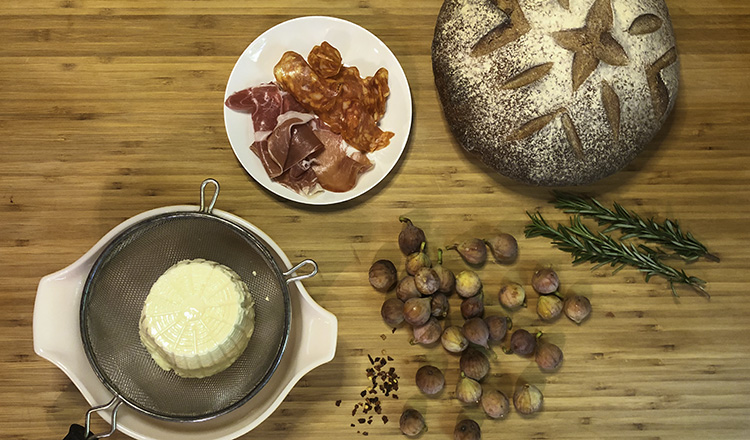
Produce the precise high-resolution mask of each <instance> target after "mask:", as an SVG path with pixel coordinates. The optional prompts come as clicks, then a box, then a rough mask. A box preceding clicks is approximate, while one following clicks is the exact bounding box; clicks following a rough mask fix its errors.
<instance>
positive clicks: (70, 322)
mask: <svg viewBox="0 0 750 440" xmlns="http://www.w3.org/2000/svg"><path fill="white" fill-rule="evenodd" d="M197 210H198V207H196V206H187V205H184V206H183V205H181V206H170V207H164V208H158V209H154V210H151V211H147V212H144V213H141V214H139V215H137V216H135V217H132V218H130V219H128V220H126V221H125V222H123V223H121V224H120V225H118V226H117V227H115V228H114V229H112V230H111V231H110V232H108V233H107V234H106V235H105V236H104V237H103V238H102V239H101V240H99V242H98V243H96V245H94V247H92V248H91V249H90V250H89V251H88V252H86V254H84V255H83V256H82V257H81V258H80V259H78V260H77V261H76V262H75V263H73V264H71V265H70V266H68V267H67V268H65V269H62V270H60V271H58V272H55V273H53V274H50V275H47V276H45V277H44V278H42V280H41V281H40V282H39V287H38V290H37V296H36V301H35V304H34V319H33V333H34V351H35V352H36V353H37V354H38V355H39V356H41V357H43V358H45V359H47V360H49V361H50V362H52V363H53V364H55V365H56V366H57V367H58V368H60V369H61V370H62V371H63V372H64V373H65V374H66V375H67V376H68V377H69V378H70V380H72V381H73V383H74V384H75V385H76V387H78V389H79V390H80V392H81V394H83V396H84V398H85V399H86V400H87V401H88V402H89V404H90V405H91V406H92V407H94V406H99V405H103V404H106V403H107V402H109V401H110V400H112V397H113V396H112V393H111V392H110V391H109V390H108V389H107V388H106V387H105V386H104V384H102V383H101V381H100V380H99V378H98V377H97V375H96V373H95V372H94V370H93V369H92V367H91V365H90V364H89V361H88V359H87V357H86V353H85V351H84V347H83V342H82V339H81V331H80V325H79V310H80V304H81V295H82V291H83V286H84V283H85V282H86V277H87V276H88V274H89V271H90V269H91V266H92V265H93V264H94V262H95V261H96V259H97V257H98V256H99V254H100V253H101V251H102V250H103V248H104V247H105V246H106V245H107V244H108V243H109V242H110V241H112V240H113V239H114V238H115V237H116V236H117V235H119V234H120V233H122V232H123V231H124V230H125V229H126V228H128V227H129V226H132V225H134V224H135V223H137V222H139V221H142V220H144V219H146V218H149V217H152V216H156V215H160V214H164V213H167V212H179V211H197ZM212 214H213V215H216V216H219V217H222V218H224V219H226V220H229V221H231V222H234V223H236V224H238V225H240V226H242V227H245V228H246V229H248V230H250V231H251V232H253V233H254V234H255V235H256V236H257V237H258V238H260V240H261V241H262V242H264V244H266V245H267V247H268V248H269V251H270V252H271V253H272V254H275V255H273V256H274V257H277V258H278V260H279V261H280V262H281V263H283V265H285V266H286V267H287V268H290V267H292V265H291V263H290V261H289V259H288V258H287V257H286V255H285V254H284V252H283V251H282V250H281V249H280V248H279V246H278V245H277V244H276V243H275V242H274V241H273V240H271V238H270V237H268V236H267V235H266V234H265V233H263V232H262V231H261V230H260V229H258V228H257V227H255V226H254V225H253V224H251V223H249V222H247V221H245V220H243V219H241V218H239V217H237V216H234V215H232V214H229V213H227V212H224V211H221V210H218V209H214V210H213V211H212ZM289 294H290V297H291V304H292V322H291V328H290V331H289V338H288V341H287V347H286V349H285V351H284V354H283V356H282V357H281V361H280V362H279V365H278V367H277V369H276V371H275V372H274V373H273V375H272V376H271V379H270V380H269V381H268V383H267V384H266V385H265V386H264V387H263V388H262V389H261V390H260V391H259V392H258V394H256V395H255V396H254V397H253V398H252V399H250V400H249V401H248V402H247V403H245V404H244V405H242V406H241V407H239V408H237V409H235V410H234V411H232V412H229V413H227V414H224V415H222V416H219V417H217V418H214V419H211V420H208V421H203V422H183V423H180V422H170V421H164V420H159V419H156V418H153V417H150V416H147V415H144V414H143V413H141V412H139V411H137V410H135V409H132V408H130V407H129V406H127V405H121V407H120V409H119V410H118V413H117V430H118V431H121V432H123V433H125V434H127V435H129V436H131V437H133V438H136V439H142V440H160V439H165V438H180V439H181V440H205V439H213V440H231V439H234V438H236V437H239V436H241V435H243V434H245V433H247V432H249V431H250V430H252V429H253V428H255V427H256V426H258V425H259V424H260V423H261V422H262V421H263V420H265V419H266V418H267V417H268V416H269V415H271V413H273V411H274V410H275V409H276V408H277V407H278V406H279V405H280V404H281V402H282V401H283V400H284V398H285V397H286V395H287V394H288V393H289V391H290V390H291V389H292V387H293V386H294V385H295V384H296V383H297V382H298V381H299V380H300V379H301V378H302V376H304V375H305V374H306V373H308V372H309V371H310V370H312V369H314V368H316V367H318V366H320V365H322V364H324V363H326V362H328V361H330V360H331V359H333V356H334V354H335V351H336V339H337V329H338V323H337V320H336V317H335V316H334V315H333V314H332V313H330V312H328V311H326V310H325V309H323V308H322V307H320V306H319V305H318V304H317V303H316V302H315V301H314V300H313V299H312V298H311V297H310V295H309V294H308V293H307V291H306V290H305V287H304V286H303V285H302V283H301V282H300V281H295V282H293V283H290V284H289ZM303 329H304V331H303ZM99 414H100V415H101V416H102V418H104V419H105V420H107V421H109V419H110V417H111V412H110V411H102V412H100V413H99ZM84 417H85V414H84V412H82V413H81V419H80V420H71V421H70V422H71V423H78V424H83V422H84ZM67 428H68V427H67V426H61V427H60V430H61V431H60V432H61V434H63V435H64V433H65V430H67ZM92 431H94V432H100V431H101V430H97V429H92Z"/></svg>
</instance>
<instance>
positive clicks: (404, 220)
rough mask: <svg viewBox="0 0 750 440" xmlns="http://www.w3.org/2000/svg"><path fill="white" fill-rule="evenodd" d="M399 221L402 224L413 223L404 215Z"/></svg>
mask: <svg viewBox="0 0 750 440" xmlns="http://www.w3.org/2000/svg"><path fill="white" fill-rule="evenodd" d="M398 221H400V222H401V223H409V224H412V223H411V220H409V218H408V217H404V216H403V215H402V216H400V217H399V218H398Z"/></svg>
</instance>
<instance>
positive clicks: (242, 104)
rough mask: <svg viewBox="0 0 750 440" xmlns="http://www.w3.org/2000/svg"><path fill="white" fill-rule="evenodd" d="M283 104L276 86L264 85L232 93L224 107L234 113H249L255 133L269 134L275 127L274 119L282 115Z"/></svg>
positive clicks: (271, 84)
mask: <svg viewBox="0 0 750 440" xmlns="http://www.w3.org/2000/svg"><path fill="white" fill-rule="evenodd" d="M283 103H284V99H283V97H282V95H281V92H280V90H279V88H278V86H276V84H273V83H266V84H261V85H259V86H256V87H250V88H247V89H245V90H240V91H239V92H235V93H233V94H232V95H230V96H229V98H227V100H226V101H225V102H224V105H226V106H227V107H229V108H230V109H232V110H234V111H238V112H243V113H249V114H250V116H251V117H252V119H253V128H254V129H255V132H256V133H257V132H269V131H271V130H273V128H274V127H276V118H278V117H279V115H280V114H281V113H282V106H283ZM256 140H258V139H257V138H256Z"/></svg>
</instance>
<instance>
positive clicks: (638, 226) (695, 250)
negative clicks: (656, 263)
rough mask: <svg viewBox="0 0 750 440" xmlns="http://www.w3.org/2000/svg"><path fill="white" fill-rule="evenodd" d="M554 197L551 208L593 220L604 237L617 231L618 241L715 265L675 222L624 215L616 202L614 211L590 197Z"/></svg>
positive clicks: (631, 214) (703, 246)
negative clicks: (655, 247)
mask: <svg viewBox="0 0 750 440" xmlns="http://www.w3.org/2000/svg"><path fill="white" fill-rule="evenodd" d="M554 196H555V201H554V204H555V207H556V208H558V209H560V210H562V211H563V212H566V213H568V214H578V215H582V216H584V217H588V218H592V219H595V220H596V221H597V222H598V223H599V225H600V226H602V225H608V227H607V228H606V229H605V230H604V231H603V232H604V233H605V234H608V233H610V232H612V231H615V230H618V229H619V230H620V231H621V232H622V233H623V236H622V237H621V240H627V239H630V238H638V239H640V240H644V241H647V242H651V243H656V244H658V245H660V246H663V247H664V248H666V249H669V250H671V251H672V252H674V253H676V254H677V255H679V256H680V257H682V258H684V259H685V260H687V261H695V260H697V259H699V258H705V259H707V260H709V261H714V262H719V257H717V256H715V255H713V254H711V253H709V252H708V249H707V248H706V246H705V245H703V244H702V243H701V242H699V241H698V240H696V239H695V237H693V234H691V233H690V232H687V233H683V232H682V229H681V228H680V225H679V223H677V221H675V220H670V219H666V220H665V221H664V222H663V223H657V222H656V221H655V220H654V219H653V218H649V219H644V218H642V217H641V216H640V215H638V214H636V213H633V212H630V211H628V210H627V209H626V208H625V207H623V206H622V205H620V204H619V203H617V202H615V203H614V204H613V206H614V210H612V209H609V208H606V207H605V206H604V205H602V204H601V203H599V201H597V200H596V199H594V198H592V197H583V196H580V195H577V194H571V193H564V192H555V193H554ZM642 248H643V250H644V251H646V252H647V253H654V254H656V253H659V252H658V251H654V250H653V249H651V248H649V247H646V246H642ZM663 256H667V255H666V254H665V255H663Z"/></svg>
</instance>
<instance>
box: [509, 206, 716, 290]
mask: <svg viewBox="0 0 750 440" xmlns="http://www.w3.org/2000/svg"><path fill="white" fill-rule="evenodd" d="M526 214H527V215H528V216H529V218H530V219H531V223H530V224H528V225H526V228H525V229H524V233H525V235H526V237H527V238H532V237H540V236H541V237H545V238H549V239H551V240H552V244H553V245H554V246H556V247H557V248H559V249H560V250H562V251H565V252H568V253H570V254H571V255H572V256H573V264H580V263H584V262H588V263H594V264H595V266H594V267H593V268H592V270H594V269H597V268H599V267H602V266H605V265H610V266H612V267H615V270H614V273H617V272H618V271H620V270H621V269H623V268H624V267H626V266H631V267H635V268H636V269H638V270H639V271H641V272H643V273H644V274H645V277H646V282H648V281H649V280H650V279H651V277H653V276H661V277H663V278H665V279H666V280H667V281H668V282H669V287H670V289H671V290H672V294H673V295H675V296H678V295H677V290H676V289H675V284H685V285H688V286H690V287H692V288H693V289H694V290H695V291H696V292H698V293H699V294H701V295H704V296H706V297H707V298H710V295H709V293H708V292H707V291H706V290H705V288H704V287H703V286H705V284H706V282H705V281H703V280H702V279H700V278H697V277H694V276H689V275H688V274H686V273H685V271H684V270H680V269H675V268H673V267H671V266H669V265H667V264H664V262H663V261H662V260H661V259H660V258H659V257H658V256H657V255H654V254H651V253H646V252H643V251H642V249H640V248H639V247H638V246H635V245H634V244H626V243H622V242H619V241H617V240H615V239H613V238H612V237H611V236H609V235H607V234H605V233H602V232H592V231H591V229H589V228H588V227H587V226H586V225H584V224H583V222H582V221H581V216H580V215H574V216H572V217H571V218H570V226H565V225H562V224H560V225H558V226H557V228H555V227H553V226H551V225H550V224H549V223H547V221H546V220H545V219H544V218H543V217H542V215H541V214H540V213H538V212H537V213H536V214H530V213H528V212H527V213H526Z"/></svg>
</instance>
